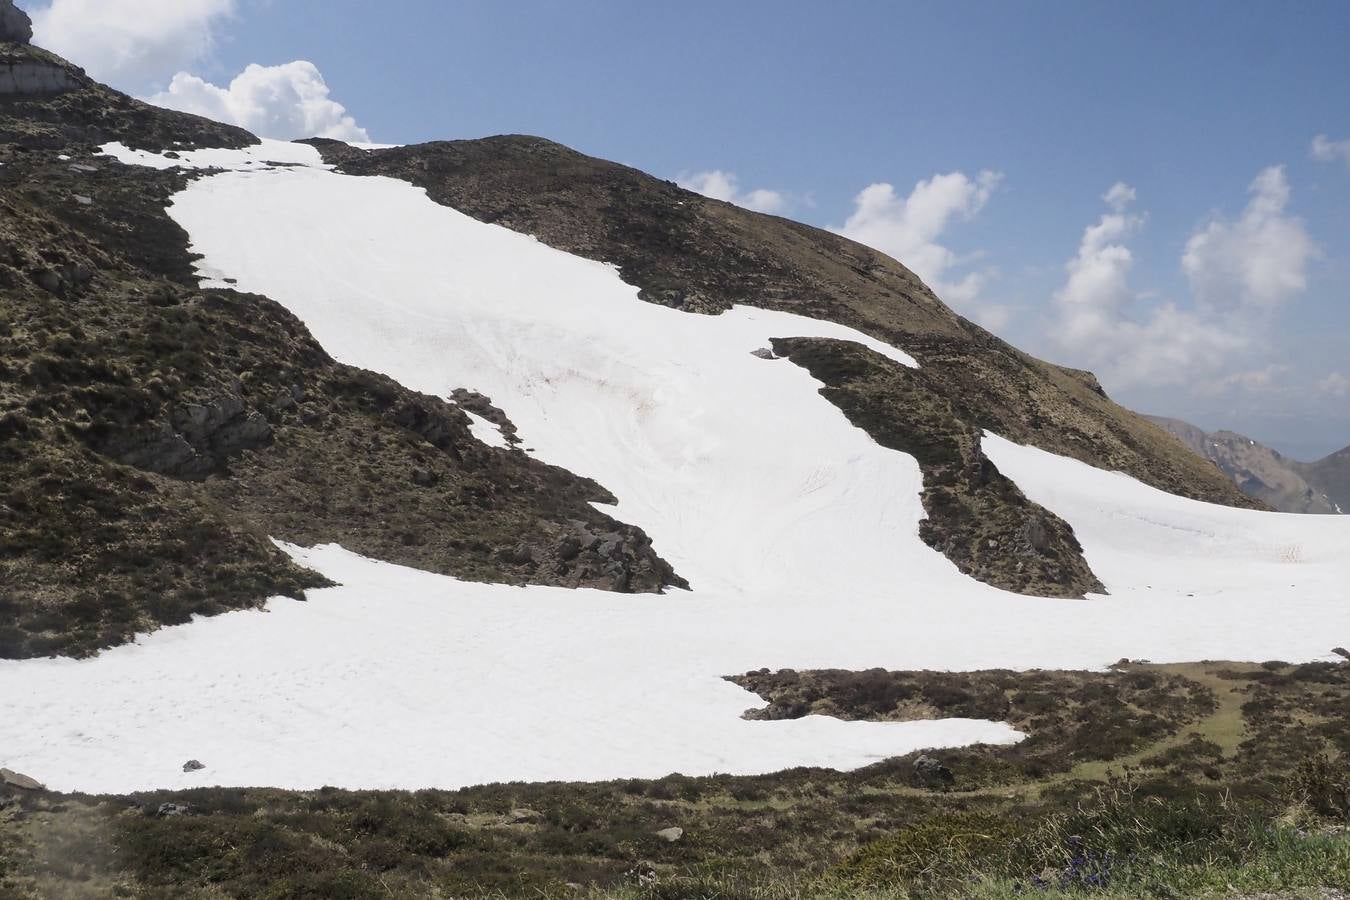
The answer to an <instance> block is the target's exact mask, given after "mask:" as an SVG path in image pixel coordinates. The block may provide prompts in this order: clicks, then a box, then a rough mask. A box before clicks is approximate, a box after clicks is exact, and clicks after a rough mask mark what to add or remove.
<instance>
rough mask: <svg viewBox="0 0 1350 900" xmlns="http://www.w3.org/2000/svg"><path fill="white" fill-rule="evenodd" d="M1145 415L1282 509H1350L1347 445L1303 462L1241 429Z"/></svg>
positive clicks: (1327, 511)
mask: <svg viewBox="0 0 1350 900" xmlns="http://www.w3.org/2000/svg"><path fill="white" fill-rule="evenodd" d="M1147 418H1148V420H1149V421H1151V422H1153V423H1154V424H1155V425H1157V426H1158V427H1159V428H1161V429H1163V430H1164V431H1166V432H1168V433H1169V434H1171V435H1173V436H1174V437H1176V438H1177V439H1178V440H1180V441H1181V442H1182V443H1183V444H1185V445H1186V447H1188V448H1189V449H1190V450H1191V452H1193V453H1195V454H1196V455H1197V456H1200V457H1203V458H1204V459H1207V460H1209V461H1210V462H1212V463H1213V464H1214V465H1215V466H1216V467H1218V469H1219V470H1220V471H1222V472H1223V473H1224V474H1226V475H1227V476H1229V477H1230V478H1232V479H1233V481H1234V483H1235V484H1237V486H1238V487H1239V488H1240V489H1241V490H1242V491H1243V493H1246V494H1248V495H1249V496H1251V497H1254V498H1256V499H1257V500H1260V501H1261V502H1263V503H1267V504H1269V505H1270V506H1272V507H1273V508H1275V509H1277V510H1279V511H1281V512H1290V513H1303V514H1315V515H1327V514H1337V513H1342V512H1344V511H1345V510H1346V509H1350V477H1348V476H1350V447H1348V448H1346V449H1345V450H1342V451H1339V452H1338V453H1333V454H1331V455H1330V456H1328V457H1326V458H1325V459H1323V460H1319V461H1318V462H1315V463H1303V462H1299V461H1298V460H1295V459H1290V458H1288V457H1286V456H1284V455H1283V454H1281V453H1280V452H1279V451H1278V450H1274V449H1272V448H1270V447H1267V446H1265V445H1264V444H1261V443H1260V442H1258V441H1256V440H1253V439H1252V438H1249V437H1247V436H1246V435H1245V434H1238V433H1237V432H1234V431H1226V430H1221V431H1215V432H1206V431H1205V430H1204V429H1202V428H1199V427H1198V426H1195V425H1192V424H1191V423H1189V422H1184V421H1182V420H1180V419H1171V418H1167V417H1165V416H1148V417H1147Z"/></svg>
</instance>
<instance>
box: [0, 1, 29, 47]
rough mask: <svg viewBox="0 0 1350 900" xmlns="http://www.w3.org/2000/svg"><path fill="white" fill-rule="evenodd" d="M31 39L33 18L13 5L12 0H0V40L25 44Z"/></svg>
mask: <svg viewBox="0 0 1350 900" xmlns="http://www.w3.org/2000/svg"><path fill="white" fill-rule="evenodd" d="M31 40H33V20H32V19H30V18H28V13H26V12H24V11H23V10H21V9H19V8H18V7H17V6H15V5H14V0H0V41H10V42H12V43H15V44H27V43H28V42H29V41H31Z"/></svg>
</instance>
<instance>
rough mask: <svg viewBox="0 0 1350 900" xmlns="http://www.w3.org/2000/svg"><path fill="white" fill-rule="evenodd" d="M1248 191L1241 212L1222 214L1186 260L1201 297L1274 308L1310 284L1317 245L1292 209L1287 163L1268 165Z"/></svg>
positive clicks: (1198, 236) (1189, 247) (1192, 244)
mask: <svg viewBox="0 0 1350 900" xmlns="http://www.w3.org/2000/svg"><path fill="white" fill-rule="evenodd" d="M1248 192H1249V193H1250V195H1251V199H1250V200H1249V201H1248V203H1247V208H1246V209H1245V210H1243V212H1242V215H1241V216H1239V217H1238V218H1237V219H1236V220H1234V221H1230V220H1228V219H1226V218H1224V217H1223V216H1219V215H1216V216H1215V217H1213V218H1212V219H1211V220H1210V221H1209V223H1208V224H1206V225H1205V226H1203V227H1202V228H1201V229H1200V230H1198V231H1197V232H1196V233H1195V234H1193V235H1192V236H1191V239H1190V240H1189V241H1188V242H1187V243H1186V252H1185V254H1184V255H1183V256H1182V259H1181V265H1182V268H1183V270H1185V272H1186V276H1187V277H1188V278H1189V279H1190V281H1191V288H1192V290H1193V291H1194V292H1195V295H1196V298H1197V299H1198V300H1199V301H1200V302H1201V303H1205V304H1209V305H1211V306H1214V307H1216V308H1217V307H1229V308H1231V307H1233V306H1234V305H1240V306H1245V307H1248V308H1252V309H1260V310H1271V309H1275V308H1277V307H1278V306H1280V305H1282V304H1283V303H1284V302H1285V301H1287V300H1289V299H1290V298H1291V297H1293V296H1295V295H1297V294H1300V293H1302V292H1303V291H1304V290H1305V289H1306V288H1307V285H1308V279H1307V268H1308V264H1309V263H1310V262H1311V261H1312V260H1313V259H1314V258H1315V257H1316V255H1317V246H1316V245H1315V244H1314V243H1313V241H1312V238H1311V237H1309V236H1308V231H1307V229H1306V228H1305V227H1304V226H1303V222H1302V220H1300V219H1298V218H1295V217H1293V216H1290V215H1288V214H1287V213H1286V208H1287V207H1288V205H1289V195H1290V191H1289V181H1288V179H1287V178H1286V177H1285V174H1284V167H1283V166H1271V167H1270V168H1268V169H1265V170H1263V171H1262V172H1261V174H1259V175H1257V176H1256V179H1255V180H1254V181H1252V183H1251V186H1250V187H1249V188H1248Z"/></svg>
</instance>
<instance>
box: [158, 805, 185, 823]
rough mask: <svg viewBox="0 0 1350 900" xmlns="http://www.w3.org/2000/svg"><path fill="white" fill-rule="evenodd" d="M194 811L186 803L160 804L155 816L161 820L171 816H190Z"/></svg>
mask: <svg viewBox="0 0 1350 900" xmlns="http://www.w3.org/2000/svg"><path fill="white" fill-rule="evenodd" d="M193 812H194V810H193V809H192V807H191V806H189V805H188V804H186V803H161V804H160V805H159V809H158V810H156V811H155V815H157V816H159V817H160V818H161V819H167V818H170V817H172V816H190V815H192V813H193Z"/></svg>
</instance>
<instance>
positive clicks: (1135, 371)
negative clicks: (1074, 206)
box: [1053, 183, 1248, 385]
mask: <svg viewBox="0 0 1350 900" xmlns="http://www.w3.org/2000/svg"><path fill="white" fill-rule="evenodd" d="M1102 199H1103V200H1104V201H1106V203H1107V205H1108V206H1110V207H1111V208H1112V212H1110V213H1105V214H1103V215H1102V216H1101V218H1100V219H1099V220H1098V221H1097V223H1096V224H1094V225H1089V226H1088V227H1087V228H1086V229H1084V231H1083V237H1082V240H1081V241H1080V242H1079V245H1078V253H1077V254H1076V255H1075V256H1074V257H1073V259H1071V260H1069V262H1068V264H1067V266H1066V270H1067V272H1068V277H1067V279H1066V280H1065V283H1064V286H1063V287H1062V288H1061V289H1060V290H1059V291H1057V292H1056V293H1055V297H1054V300H1055V307H1056V321H1055V326H1054V333H1053V337H1054V340H1055V341H1056V343H1058V344H1059V346H1060V347H1062V348H1063V349H1064V350H1065V351H1067V352H1068V353H1069V354H1070V356H1071V357H1072V358H1073V359H1074V361H1075V362H1077V363H1079V364H1086V365H1090V366H1092V367H1094V368H1101V369H1102V370H1103V374H1105V375H1106V376H1107V378H1108V380H1109V381H1111V382H1113V383H1115V384H1119V385H1133V384H1153V385H1159V384H1176V383H1181V382H1184V381H1186V380H1188V379H1189V378H1190V377H1191V376H1192V375H1193V374H1194V373H1195V372H1196V371H1206V370H1212V369H1214V368H1216V367H1218V366H1219V365H1221V364H1222V363H1223V362H1224V360H1225V359H1226V358H1227V357H1228V356H1229V355H1230V354H1231V353H1233V352H1234V351H1236V350H1240V349H1241V348H1243V347H1244V346H1246V345H1247V343H1248V341H1247V338H1246V337H1245V335H1243V334H1241V333H1240V332H1238V331H1235V330H1233V329H1232V328H1230V327H1229V326H1228V325H1227V324H1226V323H1223V322H1220V321H1214V320H1212V319H1210V318H1208V317H1206V316H1205V315H1203V314H1202V313H1200V312H1197V311H1195V310H1188V309H1183V308H1181V307H1179V306H1177V305H1176V304H1174V303H1168V302H1163V303H1158V304H1155V305H1153V306H1151V307H1149V308H1147V309H1143V310H1137V309H1136V308H1135V307H1136V305H1137V303H1138V301H1140V299H1141V297H1140V295H1138V294H1136V293H1135V292H1134V291H1133V290H1132V289H1131V287H1130V283H1129V275H1130V269H1131V268H1132V267H1133V265H1134V254H1133V252H1132V251H1131V250H1130V247H1129V244H1128V241H1129V239H1130V238H1131V237H1132V236H1134V235H1135V234H1136V233H1137V232H1138V231H1139V230H1140V229H1141V228H1142V227H1143V226H1144V222H1145V218H1144V216H1142V215H1137V214H1134V213H1130V212H1129V211H1128V210H1129V207H1130V205H1131V204H1132V203H1133V202H1134V200H1135V190H1134V189H1133V188H1131V187H1129V186H1128V185H1126V184H1124V183H1117V184H1115V185H1114V186H1113V187H1112V188H1111V189H1110V190H1109V191H1107V192H1106V194H1105V195H1103V197H1102Z"/></svg>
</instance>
